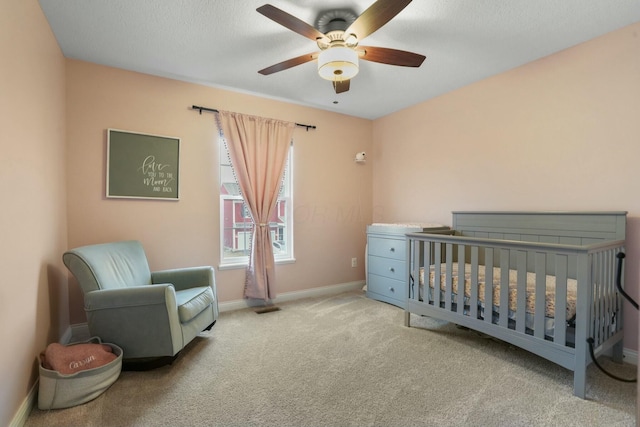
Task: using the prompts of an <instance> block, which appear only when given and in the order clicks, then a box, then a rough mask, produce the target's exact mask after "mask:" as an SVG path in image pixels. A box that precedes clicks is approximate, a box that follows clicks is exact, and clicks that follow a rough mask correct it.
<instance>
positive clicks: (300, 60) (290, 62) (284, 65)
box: [258, 52, 318, 76]
mask: <svg viewBox="0 0 640 427" xmlns="http://www.w3.org/2000/svg"><path fill="white" fill-rule="evenodd" d="M317 58H318V52H315V53H307V54H305V55H300V56H298V57H295V58H291V59H287V60H286V61H282V62H279V63H277V64H275V65H272V66H270V67H267V68H263V69H262V70H260V71H258V72H259V73H260V74H262V75H263V76H268V75H269V74H273V73H277V72H278V71H283V70H286V69H289V68H291V67H295V66H296V65H300V64H304V63H305V62H309V61H313V60H314V59H317Z"/></svg>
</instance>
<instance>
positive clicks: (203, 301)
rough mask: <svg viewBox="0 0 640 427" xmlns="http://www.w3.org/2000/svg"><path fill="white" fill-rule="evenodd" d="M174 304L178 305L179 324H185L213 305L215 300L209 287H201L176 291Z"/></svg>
mask: <svg viewBox="0 0 640 427" xmlns="http://www.w3.org/2000/svg"><path fill="white" fill-rule="evenodd" d="M176 302H177V303H178V317H179V318H180V322H181V323H186V322H188V321H189V320H191V319H193V318H194V317H196V316H197V315H198V314H200V313H201V312H202V310H204V309H205V308H207V307H209V306H210V305H211V304H213V303H214V302H215V298H214V296H213V291H212V290H211V287H210V286H201V287H197V288H190V289H185V290H182V291H176Z"/></svg>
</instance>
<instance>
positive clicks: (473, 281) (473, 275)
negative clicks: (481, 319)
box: [469, 246, 478, 319]
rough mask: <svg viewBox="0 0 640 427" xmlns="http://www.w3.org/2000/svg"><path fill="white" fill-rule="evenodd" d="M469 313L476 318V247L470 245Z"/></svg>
mask: <svg viewBox="0 0 640 427" xmlns="http://www.w3.org/2000/svg"><path fill="white" fill-rule="evenodd" d="M469 308H470V315H471V317H473V318H474V319H477V318H478V247H477V246H472V247H471V299H470V300H469Z"/></svg>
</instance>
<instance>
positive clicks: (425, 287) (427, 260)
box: [418, 242, 433, 302]
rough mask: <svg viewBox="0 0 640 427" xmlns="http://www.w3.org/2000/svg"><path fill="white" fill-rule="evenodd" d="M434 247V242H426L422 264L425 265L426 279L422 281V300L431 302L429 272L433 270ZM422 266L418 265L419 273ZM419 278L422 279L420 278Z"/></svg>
mask: <svg viewBox="0 0 640 427" xmlns="http://www.w3.org/2000/svg"><path fill="white" fill-rule="evenodd" d="M432 247H433V243H431V242H424V243H423V250H424V255H423V256H424V258H423V259H424V261H423V262H422V265H423V266H424V270H423V273H424V280H423V283H422V301H426V302H430V301H431V300H432V298H431V296H430V291H429V273H430V272H431V248H432ZM419 268H420V267H419V266H418V274H420V269H419ZM418 280H420V279H419V278H418Z"/></svg>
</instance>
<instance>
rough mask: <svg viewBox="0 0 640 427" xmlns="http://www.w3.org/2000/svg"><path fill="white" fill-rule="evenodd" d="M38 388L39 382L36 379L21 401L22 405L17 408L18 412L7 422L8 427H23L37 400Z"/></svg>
mask: <svg viewBox="0 0 640 427" xmlns="http://www.w3.org/2000/svg"><path fill="white" fill-rule="evenodd" d="M38 387H39V382H38V379H36V382H35V383H34V384H33V386H32V387H31V390H29V393H28V394H27V396H26V397H25V398H24V400H23V401H22V404H21V405H20V407H19V408H18V412H16V414H15V415H14V416H13V419H12V420H11V422H9V427H23V426H24V425H25V423H26V422H27V418H28V417H29V414H30V413H31V410H32V409H33V408H34V406H36V399H37V398H38Z"/></svg>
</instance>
